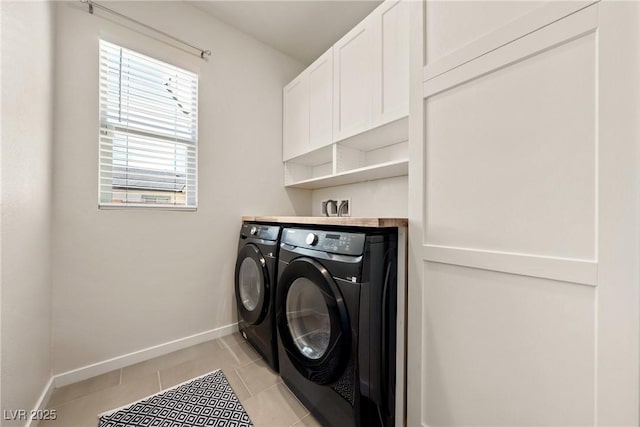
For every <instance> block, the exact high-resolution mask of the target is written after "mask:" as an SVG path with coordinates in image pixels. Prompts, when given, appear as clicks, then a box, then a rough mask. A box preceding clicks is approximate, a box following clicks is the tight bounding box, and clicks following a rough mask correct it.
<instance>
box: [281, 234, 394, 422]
mask: <svg viewBox="0 0 640 427" xmlns="http://www.w3.org/2000/svg"><path fill="white" fill-rule="evenodd" d="M397 242H398V235H397V229H366V230H363V229H348V230H345V229H342V228H317V227H316V228H312V229H311V228H309V229H305V228H285V229H284V230H283V233H282V237H281V244H280V253H279V255H278V256H279V262H278V288H277V296H276V310H277V313H276V322H277V329H278V358H279V366H280V376H281V377H282V379H283V381H284V382H285V384H286V385H287V386H288V387H289V389H290V390H291V391H292V392H293V393H294V394H295V395H296V396H297V397H298V399H299V400H300V401H301V402H302V403H303V404H304V405H305V406H306V407H307V409H308V410H309V411H310V412H311V413H312V414H313V415H314V416H315V417H316V418H317V419H318V421H320V423H321V424H322V425H325V426H340V427H344V426H393V425H394V423H395V395H396V389H395V384H396V371H395V366H396V363H395V362H396V300H397V290H396V282H397V275H396V269H397V259H396V255H397V245H398V243H397Z"/></svg>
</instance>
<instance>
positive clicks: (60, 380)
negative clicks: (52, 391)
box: [45, 323, 238, 403]
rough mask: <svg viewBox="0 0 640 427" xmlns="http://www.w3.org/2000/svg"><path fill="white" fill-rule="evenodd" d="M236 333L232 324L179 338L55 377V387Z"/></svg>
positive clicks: (236, 326) (234, 325) (235, 327)
mask: <svg viewBox="0 0 640 427" xmlns="http://www.w3.org/2000/svg"><path fill="white" fill-rule="evenodd" d="M236 331H238V324H237V323H232V324H230V325H225V326H221V327H219V328H216V329H211V330H209V331H205V332H200V333H199V334H195V335H191V336H188V337H184V338H179V339H177V340H173V341H169V342H166V343H164V344H159V345H155V346H153V347H149V348H145V349H142V350H138V351H134V352H133V353H129V354H125V355H122V356H118V357H114V358H112V359H108V360H104V361H102V362H98V363H94V364H91V365H87V366H83V367H82V368H78V369H73V370H71V371H67V372H63V373H60V374H57V375H54V377H53V380H54V383H55V387H62V386H65V385H67V384H72V383H76V382H78V381H82V380H86V379H87V378H91V377H95V376H97V375H101V374H104V373H107V372H110V371H113V370H114V369H120V368H124V367H125V366H129V365H133V364H134V363H139V362H143V361H145V360H149V359H152V358H154V357H158V356H162V355H165V354H168V353H171V352H173V351H177V350H182V349H183V348H187V347H191V346H193V345H196V344H200V343H203V342H205V341H210V340H213V339H216V338H220V337H223V336H225V335H230V334H232V333H234V332H236ZM45 403H46V401H45Z"/></svg>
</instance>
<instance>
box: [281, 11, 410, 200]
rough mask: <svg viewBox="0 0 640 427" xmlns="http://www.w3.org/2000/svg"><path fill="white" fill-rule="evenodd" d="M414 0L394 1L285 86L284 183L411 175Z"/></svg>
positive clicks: (326, 183)
mask: <svg viewBox="0 0 640 427" xmlns="http://www.w3.org/2000/svg"><path fill="white" fill-rule="evenodd" d="M408 115H409V0H387V1H385V2H384V3H382V4H381V5H380V6H378V7H377V8H376V9H375V10H374V11H373V12H372V13H371V14H370V15H369V16H367V17H366V18H365V19H364V20H363V21H362V22H360V23H359V24H358V25H356V26H355V27H354V28H352V29H351V30H350V31H349V32H348V33H347V34H346V35H345V36H344V37H342V38H341V39H340V40H339V41H338V42H336V43H335V44H334V45H333V47H332V48H331V49H329V50H328V51H327V52H326V53H325V54H324V55H322V56H321V57H320V58H318V59H317V60H316V61H315V62H314V63H313V64H311V65H310V66H309V67H308V68H307V69H306V70H304V71H303V72H302V73H301V74H300V75H299V76H298V77H296V79H295V80H294V81H292V82H291V83H290V84H289V85H287V86H286V87H285V89H284V130H283V133H284V137H283V145H284V146H283V159H284V161H285V185H287V186H296V187H301V188H321V187H323V186H329V185H341V184H346V183H352V182H359V181H363V180H370V179H380V178H387V177H392V176H399V175H406V174H407V169H408V152H407V146H408V144H407V139H408V134H407V130H408V127H407V123H408V120H407V117H408Z"/></svg>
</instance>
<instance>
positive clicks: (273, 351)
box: [235, 223, 281, 371]
mask: <svg viewBox="0 0 640 427" xmlns="http://www.w3.org/2000/svg"><path fill="white" fill-rule="evenodd" d="M280 231H281V228H280V227H279V226H275V225H263V224H251V223H248V224H243V226H242V229H241V231H240V242H239V244H238V256H237V260H236V268H235V295H236V306H237V308H238V328H239V330H240V333H241V334H242V336H243V337H244V338H245V339H246V340H247V341H248V342H249V343H250V344H251V345H252V346H253V348H255V349H256V351H257V352H258V353H260V355H261V356H262V358H263V359H264V360H265V361H266V362H267V363H268V364H269V365H270V366H271V367H272V368H273V369H274V370H275V371H278V356H277V342H276V330H275V283H276V269H277V252H278V244H279V238H280Z"/></svg>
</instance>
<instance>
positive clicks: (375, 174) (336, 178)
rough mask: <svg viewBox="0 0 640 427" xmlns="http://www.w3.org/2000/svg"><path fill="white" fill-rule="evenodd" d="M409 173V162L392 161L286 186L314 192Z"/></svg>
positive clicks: (405, 160)
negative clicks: (317, 189) (318, 189)
mask: <svg viewBox="0 0 640 427" xmlns="http://www.w3.org/2000/svg"><path fill="white" fill-rule="evenodd" d="M408 173H409V160H407V159H404V160H394V161H390V162H385V163H379V164H375V165H371V166H365V167H362V168H359V169H352V170H348V171H344V172H339V173H337V174H334V175H327V176H322V177H317V178H310V179H307V180H303V181H298V182H295V183H291V184H288V185H287V187H291V188H306V189H309V190H314V189H316V188H324V187H334V186H336V185H345V184H353V183H356V182H364V181H373V180H376V179H382V178H391V177H394V176H403V175H407V174H408Z"/></svg>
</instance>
